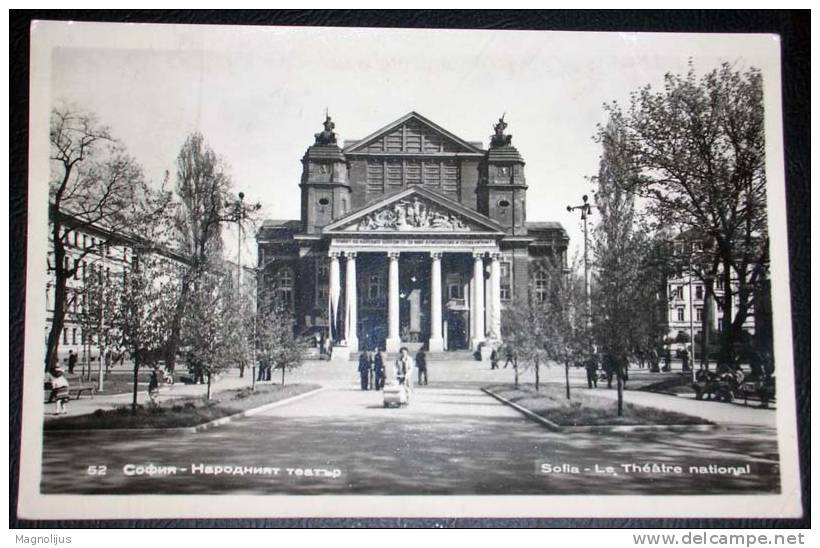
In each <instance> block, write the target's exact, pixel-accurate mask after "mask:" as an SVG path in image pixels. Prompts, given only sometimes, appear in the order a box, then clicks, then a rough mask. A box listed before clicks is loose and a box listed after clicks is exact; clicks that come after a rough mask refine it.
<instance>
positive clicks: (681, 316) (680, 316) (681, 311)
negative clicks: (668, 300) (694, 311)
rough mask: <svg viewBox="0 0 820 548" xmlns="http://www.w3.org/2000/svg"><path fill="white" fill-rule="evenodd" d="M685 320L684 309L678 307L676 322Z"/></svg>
mask: <svg viewBox="0 0 820 548" xmlns="http://www.w3.org/2000/svg"><path fill="white" fill-rule="evenodd" d="M685 319H686V309H685V308H684V307H682V306H679V307H678V321H679V322H682V321H684V320H685Z"/></svg>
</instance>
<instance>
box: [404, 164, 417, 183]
mask: <svg viewBox="0 0 820 548" xmlns="http://www.w3.org/2000/svg"><path fill="white" fill-rule="evenodd" d="M404 182H405V184H406V185H407V186H410V185H420V184H421V163H420V162H419V161H418V160H405V162H404Z"/></svg>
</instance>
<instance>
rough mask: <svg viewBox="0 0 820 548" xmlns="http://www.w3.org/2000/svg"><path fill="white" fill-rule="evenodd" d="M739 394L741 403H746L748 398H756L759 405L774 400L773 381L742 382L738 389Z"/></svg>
mask: <svg viewBox="0 0 820 548" xmlns="http://www.w3.org/2000/svg"><path fill="white" fill-rule="evenodd" d="M738 392H739V395H740V396H741V397H742V398H743V405H748V403H749V400H756V401H759V402H760V403H761V405H768V404H769V403H772V402H774V401H775V389H774V381H773V380H772V381H767V382H754V381H751V382H744V383H741V385H740V387H739V389H738Z"/></svg>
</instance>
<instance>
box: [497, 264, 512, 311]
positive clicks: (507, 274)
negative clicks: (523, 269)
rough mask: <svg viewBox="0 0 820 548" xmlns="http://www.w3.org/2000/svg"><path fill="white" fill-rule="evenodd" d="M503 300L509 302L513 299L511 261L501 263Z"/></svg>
mask: <svg viewBox="0 0 820 548" xmlns="http://www.w3.org/2000/svg"><path fill="white" fill-rule="evenodd" d="M499 266H500V271H501V300H502V301H509V300H510V299H512V263H510V262H509V261H501V264H500V265H499Z"/></svg>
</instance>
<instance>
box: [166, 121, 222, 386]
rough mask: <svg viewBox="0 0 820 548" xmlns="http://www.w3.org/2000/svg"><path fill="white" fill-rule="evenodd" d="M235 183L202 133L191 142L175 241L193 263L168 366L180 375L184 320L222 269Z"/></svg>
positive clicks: (184, 157)
mask: <svg viewBox="0 0 820 548" xmlns="http://www.w3.org/2000/svg"><path fill="white" fill-rule="evenodd" d="M230 187H231V179H230V176H229V175H228V173H227V168H226V166H225V165H224V162H223V161H222V160H221V159H220V158H219V157H218V156H217V155H216V153H215V152H214V151H213V150H212V149H211V148H210V147H209V146H208V144H207V143H206V142H205V138H204V137H203V136H202V134H200V133H193V134H191V135H190V136H188V138H187V139H186V140H185V143H184V144H183V145H182V149H181V150H180V152H179V155H178V157H177V179H176V189H175V197H176V200H175V204H174V205H175V210H174V218H173V228H174V231H173V232H174V239H175V245H176V247H177V249H178V250H179V251H180V252H181V253H182V254H183V255H185V256H186V257H187V258H188V264H187V266H186V268H185V271H184V272H183V273H182V276H181V277H180V279H179V291H178V299H177V302H176V306H175V308H174V311H173V314H172V322H171V337H170V339H169V341H168V348H167V349H166V363H167V364H168V368H169V369H170V370H173V369H174V364H175V361H176V355H177V351H178V349H179V345H180V336H181V328H182V322H183V318H184V317H185V315H186V313H187V310H188V307H189V305H190V303H191V302H192V300H191V297H192V292H194V291H195V290H196V286H197V284H198V283H199V281H200V280H201V279H202V278H204V277H205V275H206V273H207V272H208V271H209V270H215V269H216V270H218V269H219V268H221V264H220V263H221V261H222V223H223V222H225V221H226V211H227V204H229V203H230V201H231V196H230Z"/></svg>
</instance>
